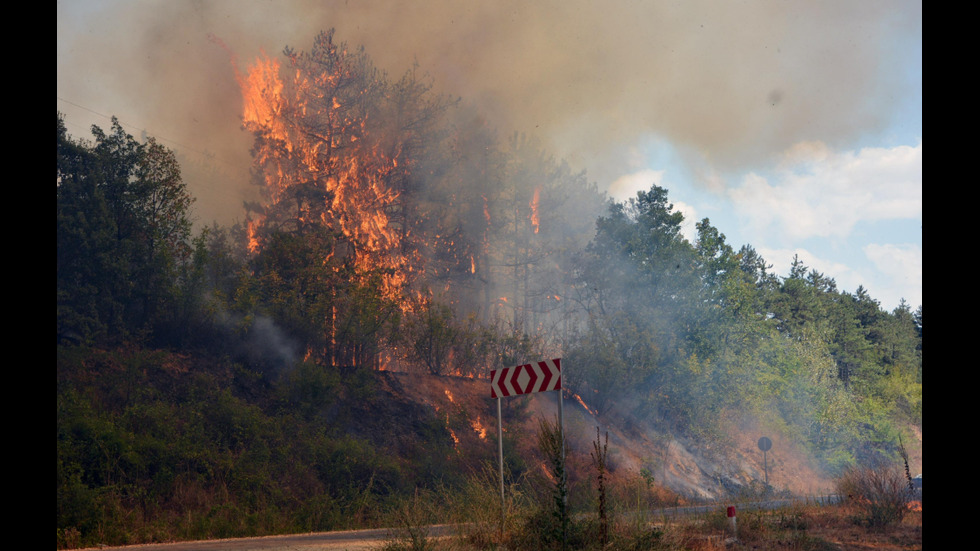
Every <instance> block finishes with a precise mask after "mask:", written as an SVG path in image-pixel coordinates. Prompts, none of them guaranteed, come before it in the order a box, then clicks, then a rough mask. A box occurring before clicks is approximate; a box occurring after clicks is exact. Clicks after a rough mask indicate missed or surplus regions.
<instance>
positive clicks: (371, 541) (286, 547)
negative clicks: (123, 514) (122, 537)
mask: <svg viewBox="0 0 980 551" xmlns="http://www.w3.org/2000/svg"><path fill="white" fill-rule="evenodd" d="M451 529H452V527H451V526H448V525H439V526H433V527H432V528H431V529H430V532H429V534H430V536H433V537H438V536H443V535H449V533H450V530H451ZM390 533H391V532H390V531H389V530H388V529H387V528H380V529H374V530H349V531H339V532H317V533H312V534H293V535H287V536H266V537H261V538H233V539H222V540H208V541H192V542H179V543H152V544H146V545H124V546H118V547H90V548H88V550H91V551H95V550H96V549H101V550H103V551H105V550H112V551H366V550H368V549H377V548H378V547H380V546H381V545H382V544H383V543H385V542H386V541H390V540H391V537H390ZM82 551H85V550H82Z"/></svg>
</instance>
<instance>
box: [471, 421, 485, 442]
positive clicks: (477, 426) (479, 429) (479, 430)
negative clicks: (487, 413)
mask: <svg viewBox="0 0 980 551" xmlns="http://www.w3.org/2000/svg"><path fill="white" fill-rule="evenodd" d="M470 424H471V425H473V430H474V431H475V432H476V435H477V436H479V437H480V440H486V439H487V428H486V427H484V426H483V423H481V422H480V417H479V416H477V418H476V419H475V420H473V421H471V422H470Z"/></svg>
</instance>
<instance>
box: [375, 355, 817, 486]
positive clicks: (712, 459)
mask: <svg viewBox="0 0 980 551" xmlns="http://www.w3.org/2000/svg"><path fill="white" fill-rule="evenodd" d="M379 375H380V376H381V377H382V379H383V380H385V381H386V386H387V388H388V389H390V391H391V392H393V393H394V394H398V395H404V397H405V398H407V399H408V400H411V401H413V402H415V403H416V404H421V405H422V406H424V407H428V408H432V410H433V412H434V413H435V414H436V415H439V416H441V417H442V416H444V417H445V418H446V419H447V423H448V424H447V427H449V428H451V429H452V430H453V435H454V436H455V438H457V439H458V442H456V446H457V448H458V449H466V450H467V452H465V453H466V454H467V455H469V454H472V453H473V452H471V451H469V450H479V451H478V452H476V453H483V454H484V455H485V456H486V459H487V460H493V461H494V462H496V459H497V449H496V447H495V444H496V439H495V434H496V431H497V413H496V403H495V402H496V400H495V399H493V398H491V397H490V390H489V381H487V380H482V379H473V378H467V377H453V376H433V375H415V374H404V373H385V372H382V373H380V374H379ZM504 400H505V404H504V408H503V410H504V419H503V430H504V432H505V433H519V434H520V435H521V436H522V440H520V441H519V442H517V445H518V446H519V447H520V452H519V453H520V454H522V455H523V456H524V457H526V458H528V459H530V458H534V457H536V454H537V452H536V450H535V449H534V446H535V439H534V434H535V433H536V431H537V423H538V421H539V420H540V419H548V420H554V419H556V418H557V415H558V403H557V396H556V393H554V392H549V393H540V394H534V395H528V396H520V397H511V398H505V399H504ZM508 400H510V401H513V402H515V403H514V404H506V402H507V401H508ZM563 408H564V415H565V418H564V427H565V432H566V440H567V442H568V449H569V454H570V459H569V463H570V465H571V466H572V468H575V467H576V466H578V467H579V471H583V470H586V469H587V468H588V459H589V452H590V451H591V450H592V443H593V442H594V441H595V439H596V428H598V429H599V430H600V432H601V433H603V434H604V433H606V432H608V434H609V450H610V467H611V469H612V471H613V473H614V474H617V473H618V474H619V475H620V476H624V475H629V474H632V475H634V476H635V475H638V474H639V473H640V471H641V470H642V469H647V470H648V471H649V472H650V473H652V474H653V476H654V478H655V480H656V481H657V483H658V484H661V485H663V486H665V487H667V488H669V489H671V490H673V491H675V492H677V493H678V494H681V495H683V496H686V497H689V498H693V499H718V498H723V497H726V496H731V495H732V493H737V492H738V491H739V489H742V488H748V487H750V486H751V485H752V484H753V483H755V484H761V483H762V482H763V481H764V480H765V471H764V466H763V459H764V458H763V453H762V452H761V451H760V450H759V449H758V447H757V442H758V438H759V437H760V436H762V435H763V434H762V433H761V432H760V431H759V429H758V428H755V427H751V428H746V429H744V430H741V431H738V432H733V433H732V438H733V440H734V442H735V445H734V446H731V447H728V446H722V445H717V446H714V447H711V446H705V445H702V444H699V443H698V442H695V441H693V440H691V439H689V438H683V437H676V436H673V435H670V434H665V433H660V432H658V431H656V430H655V429H653V428H652V427H650V426H648V425H647V424H644V423H641V422H637V421H634V420H630V419H628V418H627V417H626V416H625V415H623V414H621V413H620V412H618V411H617V410H615V409H614V410H613V411H612V412H611V413H610V414H607V415H604V416H602V417H601V418H599V417H596V415H595V414H594V413H593V412H592V411H590V410H589V409H588V407H587V403H584V402H581V401H579V398H578V396H577V395H574V394H568V393H566V398H565V402H564V406H563ZM514 409H520V410H521V411H520V412H519V413H517V414H515V413H513V412H511V411H508V410H514ZM515 417H517V419H516V421H517V422H516V423H515ZM449 420H452V421H453V423H449ZM450 425H453V426H454V427H455V428H452V427H450ZM461 426H462V427H464V428H463V429H460V427H461ZM466 426H468V427H469V428H470V430H466V429H465V427H466ZM767 435H768V436H769V437H770V438H771V439H772V441H773V443H774V444H773V448H772V449H771V450H770V451H769V452H767V454H766V455H767V457H766V458H765V459H766V460H767V461H768V471H769V482H770V484H771V485H772V486H773V487H774V489H775V490H777V491H787V492H791V493H792V494H794V495H810V494H816V493H821V492H828V491H830V490H831V488H832V486H833V483H832V481H831V480H830V479H829V478H828V477H826V476H825V475H823V474H821V473H820V472H819V471H818V470H817V469H816V468H815V467H814V466H813V465H812V464H811V461H810V460H809V459H807V458H806V456H805V454H804V453H803V451H802V450H801V449H799V447H798V446H795V445H793V444H792V443H791V442H787V441H785V439H783V438H781V437H779V436H778V435H772V434H767ZM583 458H584V460H583ZM539 468H542V469H543V465H540V466H539ZM588 475H589V473H588V472H587V470H586V471H585V472H578V473H576V474H575V475H573V476H576V477H578V478H582V477H588Z"/></svg>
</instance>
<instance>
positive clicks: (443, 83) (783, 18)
mask: <svg viewBox="0 0 980 551" xmlns="http://www.w3.org/2000/svg"><path fill="white" fill-rule="evenodd" d="M330 28H334V29H336V35H335V38H336V40H338V41H345V42H347V43H348V44H350V45H353V46H357V45H363V46H364V47H365V49H366V51H367V53H368V55H369V56H370V57H371V58H372V59H373V60H374V61H375V63H376V64H377V65H378V66H379V67H381V68H382V69H385V70H387V71H388V73H389V74H391V75H392V76H393V77H397V76H399V75H400V74H401V73H403V72H404V71H406V70H408V69H409V68H410V67H411V66H412V64H413V63H414V62H417V63H418V66H419V69H420V70H421V71H424V72H426V73H428V74H429V75H431V77H432V79H433V81H434V83H435V84H436V86H437V87H439V88H440V89H441V90H442V91H444V92H446V93H450V94H452V95H455V96H461V97H462V98H463V100H464V101H467V102H472V103H474V104H476V105H478V106H479V108H480V109H481V110H483V112H484V113H486V115H487V118H488V119H489V120H490V121H491V122H492V123H493V124H494V125H496V126H497V128H498V130H499V131H500V134H501V136H506V135H508V134H510V133H511V132H514V131H521V132H526V133H527V134H529V135H533V136H536V137H538V138H540V139H541V140H542V142H543V143H544V145H545V147H546V148H548V150H549V151H550V152H551V153H553V154H554V155H555V156H556V157H558V158H561V159H566V160H568V161H569V163H570V164H571V165H572V166H573V167H574V168H576V169H584V170H586V171H587V175H588V177H589V178H590V179H591V180H593V181H595V182H596V183H598V185H599V186H600V188H601V189H605V190H608V191H609V193H610V194H611V195H612V196H613V197H615V198H617V199H620V200H622V199H625V198H627V197H630V196H633V195H635V192H636V191H637V190H640V189H649V187H650V185H651V184H653V183H656V184H657V185H660V186H663V187H665V188H667V189H668V191H669V198H670V200H671V201H672V202H673V203H674V205H675V207H676V208H677V209H679V210H681V211H682V212H684V214H685V217H686V218H687V220H688V224H689V228H690V229H689V231H690V232H693V225H694V223H695V222H696V221H698V220H700V219H702V218H705V217H707V218H709V219H710V220H711V223H712V225H714V226H715V227H717V228H718V229H719V230H720V231H721V232H722V233H724V234H725V235H726V236H727V238H728V242H729V243H730V244H731V245H732V246H734V247H735V248H736V249H737V248H739V247H740V246H741V245H743V244H750V245H752V246H753V247H755V248H756V250H757V251H758V252H759V253H760V254H761V255H762V256H763V257H764V258H765V259H766V260H767V261H769V262H770V263H772V264H773V265H774V271H775V272H776V273H777V274H778V275H780V276H785V275H787V274H788V272H789V265H790V262H791V260H792V257H793V255H794V254H799V256H800V258H801V259H803V261H804V263H805V264H806V265H807V266H809V267H811V268H815V269H817V270H819V271H821V272H823V273H824V274H826V275H828V276H830V277H833V278H834V279H835V280H836V281H837V284H838V287H839V288H840V289H842V290H845V291H849V292H853V291H854V290H855V289H856V288H857V287H858V285H864V286H865V287H866V288H867V289H868V290H869V292H870V294H871V296H872V297H874V298H876V299H878V300H879V301H880V302H881V305H882V307H884V308H886V309H889V310H890V309H892V308H894V307H895V306H896V305H897V304H898V302H899V300H900V299H901V298H903V297H904V298H905V299H906V301H907V302H908V303H909V304H910V305H911V306H912V308H913V309H914V308H916V307H917V306H919V305H920V304H921V302H922V11H921V2H920V1H906V0H881V1H878V0H861V1H858V2H854V1H852V0H845V1H834V0H822V1H820V2H790V1H786V0H779V1H744V2H739V1H722V0H710V1H708V0H703V1H702V0H675V1H667V0H646V1H644V0H632V1H627V0H601V1H600V0H593V1H583V0H563V1H555V2H552V1H542V0H537V1H531V0H523V1H513V0H493V1H491V0H454V1H449V0H415V1H394V0H391V1H358V0H339V1H328V0H318V1H312V0H309V1H300V0H297V1H291V0H264V1H260V0H193V1H192V0H140V1H131V0H90V1H85V0H73V1H65V0H59V1H58V29H57V36H58V92H57V96H58V110H59V111H61V112H62V113H64V114H65V115H66V122H67V125H68V129H69V132H70V133H71V134H72V135H74V136H76V137H85V138H87V137H89V136H90V135H89V132H88V128H89V126H90V125H91V124H98V125H99V126H102V127H103V128H107V127H108V126H109V124H110V122H109V119H108V116H110V115H116V116H117V117H118V118H119V119H120V121H121V122H122V123H123V124H124V126H125V127H126V129H127V131H129V132H130V133H132V134H133V135H135V136H139V135H140V134H141V132H143V131H146V132H147V133H148V134H150V135H153V136H155V137H157V138H158V139H160V140H161V142H162V143H163V144H164V145H166V146H168V147H170V148H171V149H174V150H176V151H177V152H178V153H179V154H181V155H182V156H183V157H184V158H187V159H191V160H193V159H198V160H202V159H204V158H208V159H210V163H209V166H217V167H218V169H219V174H212V175H211V176H210V177H207V178H204V177H200V176H198V175H197V174H196V173H195V172H194V170H193V168H192V167H190V166H188V168H187V169H185V179H186V180H187V182H188V187H189V188H190V191H191V193H192V194H194V195H195V196H196V197H197V203H196V204H195V213H196V215H197V217H198V220H199V221H202V222H205V223H207V222H210V221H212V220H215V221H218V222H221V223H229V222H231V221H233V220H235V219H237V218H240V217H241V216H242V213H241V202H242V200H243V199H249V198H252V197H253V196H252V195H251V194H253V193H254V190H250V189H249V188H248V186H246V185H244V184H243V182H244V181H245V179H246V174H247V173H246V170H247V166H248V162H249V157H248V148H249V146H250V143H251V140H250V137H249V136H248V135H247V134H246V133H245V132H244V131H242V130H241V128H240V119H239V115H240V108H241V99H240V94H239V91H238V86H237V83H236V81H235V74H234V69H233V67H236V66H237V67H238V68H239V69H240V70H244V69H245V68H246V67H247V65H248V64H249V63H251V62H252V61H253V60H254V59H255V58H256V57H257V56H259V55H262V54H267V55H271V56H275V55H279V54H280V53H281V52H282V49H283V47H285V46H291V47H293V48H295V49H297V50H306V49H308V48H309V46H310V45H311V44H312V42H313V38H314V37H315V35H316V34H317V32H319V31H321V30H327V29H330ZM212 37H217V38H218V39H220V42H221V43H223V44H224V45H225V46H226V47H227V50H226V49H225V48H222V47H221V46H219V42H218V41H216V40H213V38H212ZM191 162H192V161H191ZM688 235H689V236H692V235H693V233H689V234H688Z"/></svg>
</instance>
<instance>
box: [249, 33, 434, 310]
mask: <svg viewBox="0 0 980 551" xmlns="http://www.w3.org/2000/svg"><path fill="white" fill-rule="evenodd" d="M331 46H332V44H331ZM345 54H346V52H337V51H329V52H327V53H326V54H325V55H326V57H327V58H328V60H330V61H332V62H333V63H332V64H327V65H326V68H322V67H323V66H320V67H318V69H319V70H320V72H319V73H313V74H310V72H308V71H304V70H303V69H306V68H307V65H310V64H309V63H308V60H307V58H305V57H303V56H293V57H291V58H290V60H291V62H292V65H293V66H294V68H295V69H296V71H295V73H294V78H293V79H292V80H290V81H284V80H283V79H282V77H281V68H280V65H279V62H278V61H276V60H275V59H268V58H260V59H257V60H256V61H255V62H254V63H253V64H252V65H251V66H250V67H249V69H248V72H247V74H246V76H245V77H244V78H240V79H239V83H240V85H241V87H242V96H243V114H242V122H243V125H244V126H245V128H246V129H248V130H250V131H251V132H252V133H253V134H254V135H255V136H256V141H255V147H254V167H255V172H256V174H257V175H258V176H259V177H260V178H261V179H262V183H263V192H264V195H265V197H266V201H267V204H266V205H265V207H264V208H263V209H262V210H261V212H252V213H250V217H249V219H248V233H249V248H250V250H251V251H252V252H256V251H257V250H259V249H260V248H261V245H262V238H263V231H262V230H263V228H264V227H266V226H268V227H271V228H275V229H282V228H284V227H285V228H291V229H294V230H296V231H304V230H306V229H307V228H308V227H310V226H320V227H325V228H330V229H332V230H334V231H338V232H339V234H340V237H341V243H339V244H338V245H340V247H338V250H342V251H344V253H345V254H344V257H343V258H340V259H338V260H339V261H340V262H339V263H338V264H337V265H336V268H337V269H339V268H340V266H341V265H342V264H343V262H350V263H352V264H353V266H354V268H355V273H356V274H357V275H358V277H360V278H362V279H363V280H364V281H367V279H368V278H369V277H372V276H375V277H377V276H378V275H379V276H380V279H381V290H382V293H383V294H384V296H385V297H387V298H389V299H392V300H397V299H398V298H400V296H401V292H402V291H403V290H404V288H405V286H406V285H407V283H408V278H407V276H406V274H409V273H412V272H413V269H409V268H407V266H406V265H407V264H409V263H411V262H412V261H413V259H412V258H411V255H410V254H405V250H404V248H403V243H402V236H403V234H404V232H403V231H400V230H404V228H400V227H399V225H398V224H396V223H394V221H393V220H392V219H391V216H390V215H389V213H392V212H395V211H397V210H398V209H397V201H398V200H399V198H400V193H399V192H398V191H397V190H396V189H395V188H394V187H393V186H391V185H389V182H390V181H392V180H395V179H397V178H399V177H403V176H404V172H405V171H406V170H407V168H406V164H407V163H399V160H398V156H399V155H400V153H401V150H402V148H401V146H400V145H399V144H387V143H384V142H386V141H387V137H385V138H384V139H382V138H381V137H378V138H374V137H373V135H372V131H378V132H379V135H382V134H381V132H382V131H383V129H382V128H376V127H374V126H372V124H371V123H372V122H373V120H372V117H371V116H370V115H371V114H370V113H368V112H363V111H361V112H359V111H358V110H357V109H356V108H355V107H350V108H346V107H345V106H346V105H347V103H348V101H350V102H351V103H353V100H354V98H355V97H357V96H360V95H362V94H366V93H369V92H371V90H370V83H365V84H363V86H362V87H360V88H358V87H353V86H350V85H349V81H350V79H351V75H350V73H349V72H350V70H351V67H350V66H349V65H347V64H345V63H343V62H342V61H343V59H344V58H343V55H345ZM344 94H347V95H352V96H353V97H351V98H350V99H349V100H348V99H343V98H342V97H341V95H344ZM386 145H387V146H388V147H384V146H386ZM399 171H400V172H401V173H398V172H399ZM253 216H254V217H253ZM414 268H416V269H419V268H420V267H418V266H416V267H414Z"/></svg>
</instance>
